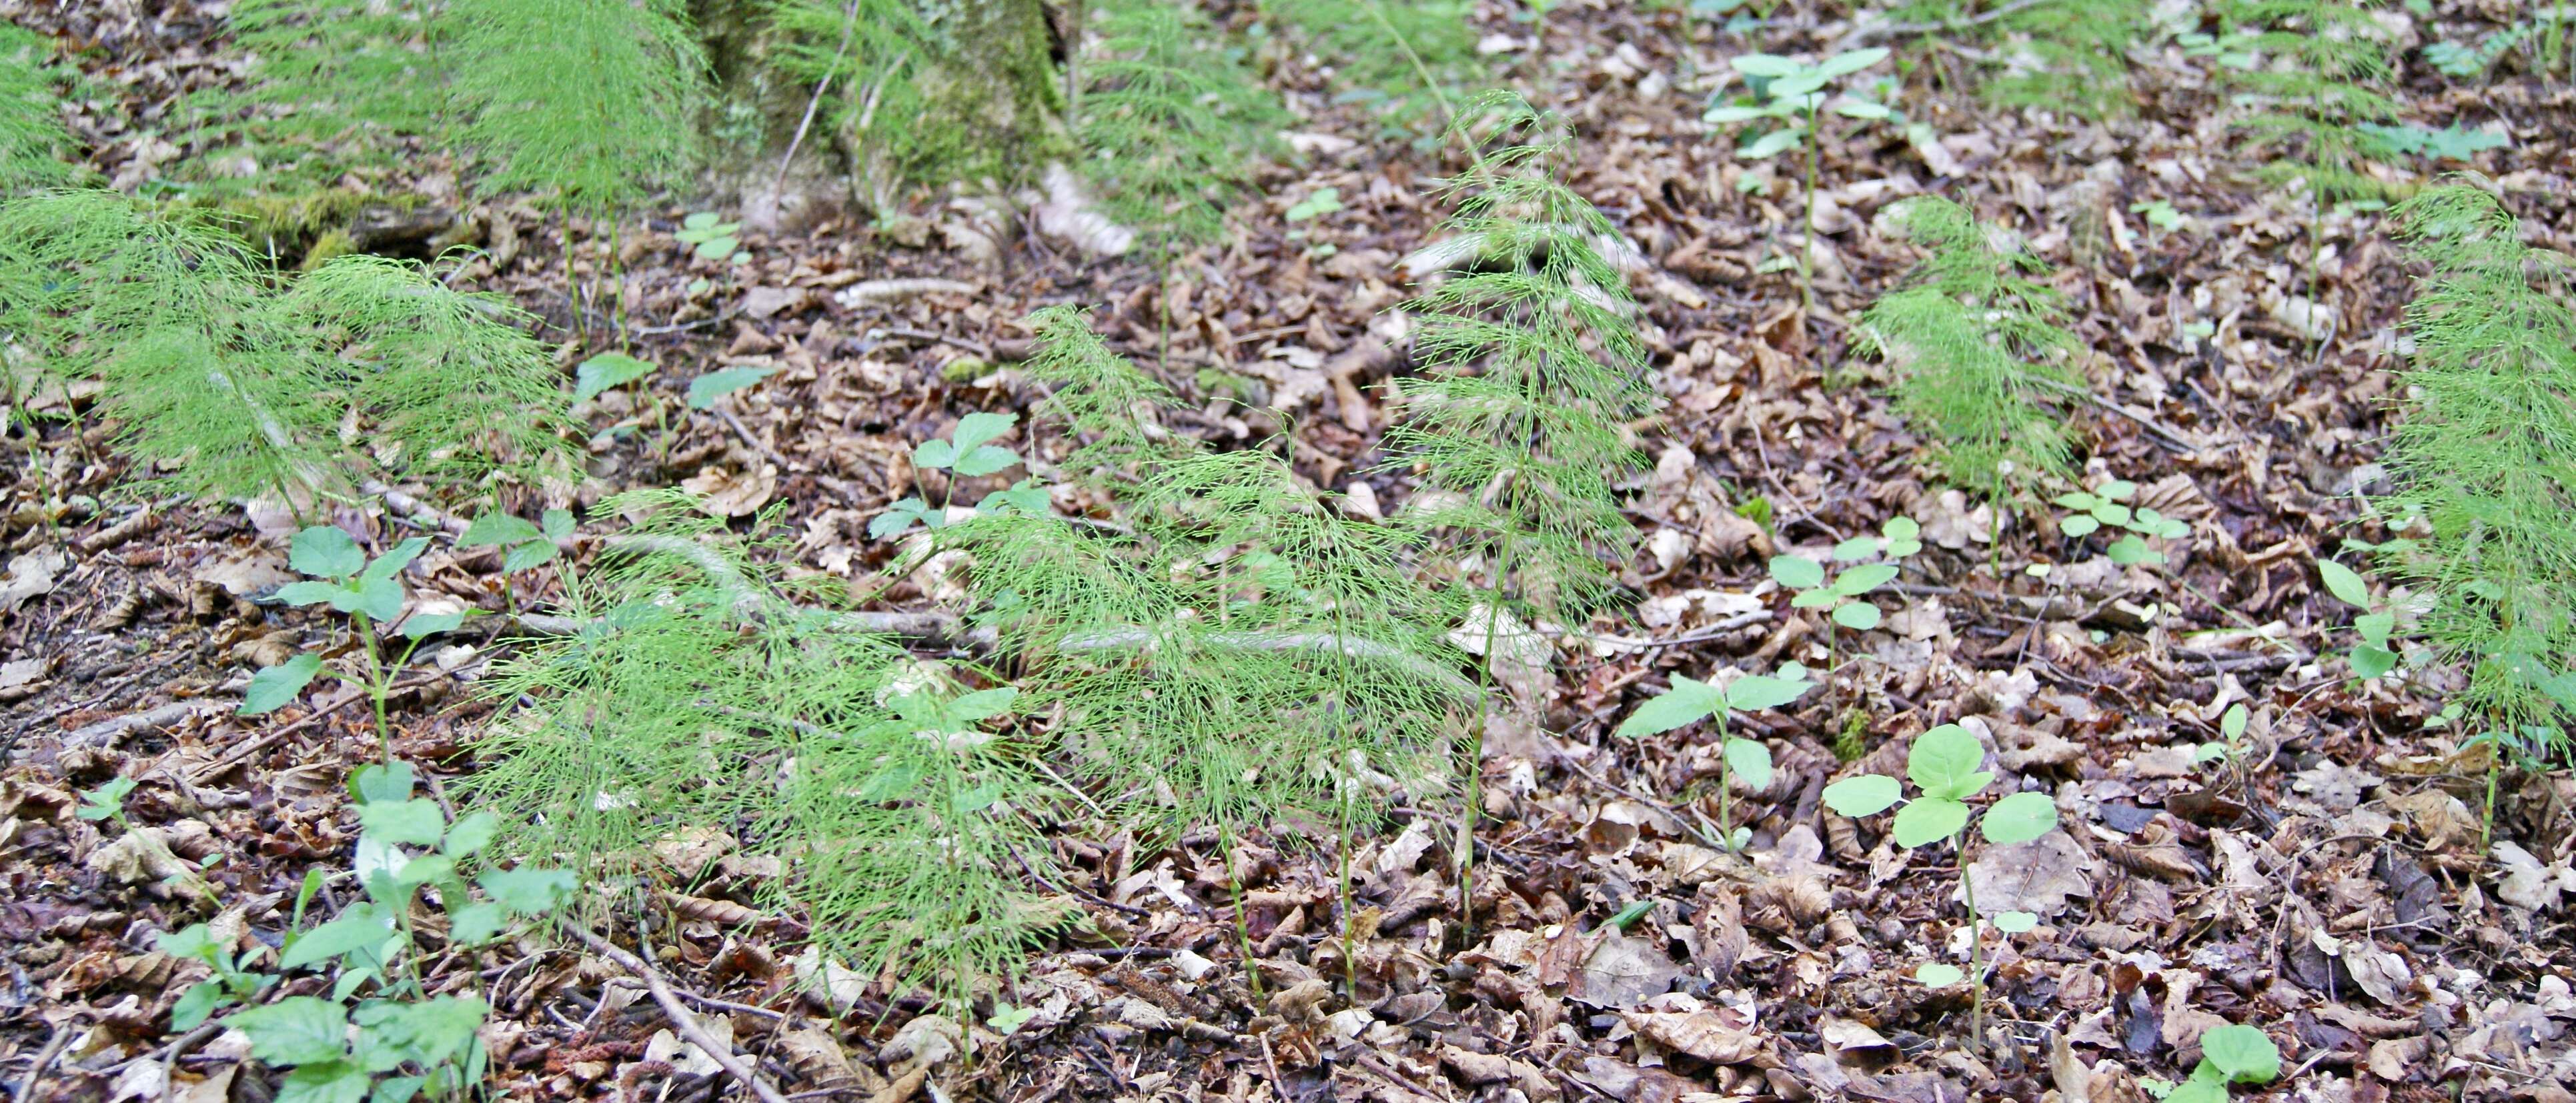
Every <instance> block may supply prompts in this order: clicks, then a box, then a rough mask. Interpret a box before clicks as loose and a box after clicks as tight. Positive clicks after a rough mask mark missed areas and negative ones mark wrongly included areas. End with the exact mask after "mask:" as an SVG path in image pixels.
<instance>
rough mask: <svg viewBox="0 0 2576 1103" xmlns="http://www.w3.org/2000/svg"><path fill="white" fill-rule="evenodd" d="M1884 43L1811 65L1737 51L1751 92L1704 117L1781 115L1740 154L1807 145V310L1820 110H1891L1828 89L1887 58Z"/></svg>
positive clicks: (1802, 248) (1801, 297)
mask: <svg viewBox="0 0 2576 1103" xmlns="http://www.w3.org/2000/svg"><path fill="white" fill-rule="evenodd" d="M1887 55H1888V51H1887V48H1886V47H1883V46H1872V47H1868V48H1866V49H1859V50H1849V51H1845V52H1843V53H1839V54H1836V55H1834V56H1832V57H1830V58H1826V59H1825V60H1823V61H1820V62H1817V63H1815V64H1813V65H1809V64H1807V63H1805V62H1800V61H1795V60H1792V59H1789V58H1785V57H1777V56H1774V55H1771V54H1738V55H1736V56H1735V57H1733V58H1729V59H1728V61H1727V63H1728V64H1729V65H1732V66H1734V68H1735V71H1736V72H1738V73H1742V74H1743V75H1744V78H1745V87H1746V90H1747V95H1746V96H1745V97H1744V98H1743V99H1742V100H1740V101H1738V102H1731V103H1721V104H1712V105H1710V107H1709V109H1708V111H1707V112H1706V113H1705V114H1703V115H1701V116H1700V117H1701V118H1702V119H1703V120H1705V121H1707V122H1712V123H1718V124H1721V125H1723V124H1730V123H1747V122H1752V121H1754V120H1757V119H1776V120H1781V125H1780V126H1779V128H1778V129H1775V130H1771V131H1768V132H1766V133H1762V134H1758V135H1754V136H1751V137H1749V138H1747V139H1746V140H1745V142H1744V144H1743V145H1741V146H1739V147H1738V148H1737V149H1736V151H1735V155H1736V156H1738V157H1743V158H1748V159H1756V160H1758V159H1761V158H1765V157H1772V156H1776V155H1778V154H1779V153H1781V152H1782V151H1784V150H1787V149H1790V148H1791V147H1794V146H1798V145H1804V146H1805V147H1806V149H1807V186H1806V189H1805V190H1806V201H1807V220H1806V236H1805V237H1804V238H1803V239H1802V240H1801V241H1800V242H1799V244H1798V301H1799V302H1801V303H1803V304H1805V306H1806V308H1807V311H1808V313H1811V314H1812V313H1814V312H1815V308H1816V290H1815V272H1814V266H1815V252H1816V161H1817V152H1816V150H1817V135H1816V130H1817V126H1818V123H1819V120H1818V117H1817V112H1819V111H1822V110H1824V109H1825V108H1826V107H1828V106H1831V107H1832V108H1833V109H1834V110H1835V111H1837V112H1839V113H1841V114H1844V115H1846V116H1849V117H1851V118H1855V119H1871V120H1885V119H1888V118H1890V117H1891V116H1892V114H1893V113H1892V112H1890V111H1889V110H1888V109H1887V108H1886V107H1885V106H1883V105H1881V104H1878V103H1874V102H1871V101H1868V100H1863V99H1859V98H1857V97H1851V96H1844V97H1840V98H1838V99H1835V100H1834V101H1833V102H1832V103H1831V104H1828V102H1827V99H1826V95H1825V93H1826V90H1827V89H1828V88H1831V87H1832V86H1833V84H1834V82H1835V81H1838V80H1841V79H1842V78H1844V77H1847V76H1850V75H1852V74H1854V73H1858V72H1860V71H1861V70H1863V69H1867V68H1869V67H1870V66H1872V65H1876V64H1878V63H1879V62H1882V61H1885V60H1887Z"/></svg>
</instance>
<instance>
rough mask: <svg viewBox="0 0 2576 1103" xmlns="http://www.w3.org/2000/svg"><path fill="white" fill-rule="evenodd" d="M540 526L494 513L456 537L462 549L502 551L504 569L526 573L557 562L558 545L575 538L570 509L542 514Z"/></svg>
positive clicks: (482, 518) (548, 511) (480, 518)
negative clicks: (495, 549)
mask: <svg viewBox="0 0 2576 1103" xmlns="http://www.w3.org/2000/svg"><path fill="white" fill-rule="evenodd" d="M538 520H539V523H537V524H530V523H528V521H527V520H526V519H525V518H521V517H518V516H516V515H513V514H508V513H501V512H497V511H496V512H492V513H486V514H484V515H482V516H480V517H477V518H475V519H474V523H473V524H471V525H467V526H466V527H465V531H464V532H463V533H461V534H459V535H458V536H457V537H456V546H457V547H460V548H500V549H502V552H501V569H502V570H504V571H524V570H527V569H528V568H530V567H539V566H543V565H545V564H547V563H551V562H553V561H554V558H555V556H556V555H557V554H558V549H557V548H556V546H555V542H556V541H558V540H562V539H564V538H566V537H569V536H571V535H572V530H573V516H572V513H571V511H569V510H561V509H550V510H547V511H545V512H544V513H543V514H541V515H540V516H539V518H538Z"/></svg>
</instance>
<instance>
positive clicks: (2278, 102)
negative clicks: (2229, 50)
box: [2228, 0, 2399, 203]
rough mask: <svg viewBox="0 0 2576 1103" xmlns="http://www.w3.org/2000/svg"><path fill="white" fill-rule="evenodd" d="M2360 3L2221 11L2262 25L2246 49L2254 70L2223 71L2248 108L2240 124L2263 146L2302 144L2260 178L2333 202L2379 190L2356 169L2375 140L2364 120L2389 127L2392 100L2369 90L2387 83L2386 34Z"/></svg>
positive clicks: (2269, 1)
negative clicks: (2256, 61)
mask: <svg viewBox="0 0 2576 1103" xmlns="http://www.w3.org/2000/svg"><path fill="white" fill-rule="evenodd" d="M2370 8H2371V5H2370V4H2369V3H2367V2H2364V0H2240V2H2238V3H2236V4H2234V5H2232V6H2231V7H2230V8H2229V9H2228V14H2229V16H2230V18H2231V19H2232V20H2233V21H2234V22H2235V23H2237V24H2238V25H2240V26H2244V27H2252V28H2261V30H2260V32H2259V33H2257V34H2256V35H2255V36H2254V37H2253V39H2252V40H2251V41H2250V42H2249V43H2248V45H2249V46H2250V47H2251V48H2252V49H2254V50H2257V51H2260V52H2261V54H2262V55H2263V59H2264V64H2262V65H2260V66H2257V67H2255V68H2253V69H2247V70H2241V71H2240V70H2234V69H2231V70H2229V81H2230V83H2231V84H2232V85H2234V86H2235V87H2236V88H2237V89H2238V90H2239V93H2240V94H2241V95H2242V96H2244V97H2246V98H2247V99H2249V100H2250V101H2251V102H2253V103H2254V104H2255V113H2254V114H2253V115H2252V116H2251V117H2249V118H2247V119H2246V120H2245V123H2244V126H2245V127H2246V129H2247V130H2248V131H2250V132H2251V133H2252V134H2253V135H2254V137H2255V139H2256V140H2257V141H2258V142H2259V143H2261V144H2262V145H2263V146H2264V147H2266V148H2271V149H2286V148H2291V147H2294V146H2295V147H2302V148H2301V152H2302V153H2303V154H2304V159H2303V160H2290V159H2288V158H2286V157H2285V158H2283V159H2281V160H2277V161H2275V162H2273V163H2272V164H2270V165H2268V166H2266V167H2265V168H2264V170H2263V171H2262V172H2261V173H2259V174H2258V175H2259V176H2260V177H2261V178H2262V179H2264V180H2265V181H2267V182H2271V183H2284V182H2288V181H2293V180H2295V181H2299V182H2302V183H2304V184H2305V185H2306V186H2307V188H2308V192H2309V194H2310V195H2311V196H2313V197H2315V198H2317V199H2318V200H2320V201H2322V202H2327V203H2334V202H2341V201H2343V200H2348V199H2375V198H2379V197H2380V196H2382V195H2383V194H2385V192H2386V190H2387V189H2386V186H2385V185H2384V184H2383V183H2382V182H2381V181H2380V180H2379V179H2378V178H2376V177H2373V176H2371V175H2370V174H2369V173H2368V172H2367V171H2365V170H2364V168H2363V165H2364V164H2365V163H2366V162H2367V161H2369V160H2370V151H2371V150H2372V149H2373V148H2374V143H2373V140H2372V138H2371V137H2370V133H2369V131H2368V130H2367V129H2365V128H2364V126H2363V124H2365V123H2387V122H2390V121H2393V120H2395V119H2396V118H2397V117H2398V114H2399V108H2398V105H2397V101H2395V100H2394V99H2391V98H2390V97H2389V96H2387V95H2386V94H2384V93H2382V92H2380V91H2378V90H2377V89H2376V88H2374V87H2372V86H2373V85H2375V84H2380V83H2384V82H2385V81H2386V80H2387V79H2388V75H2389V70H2388V58H2387V45H2386V43H2384V42H2382V41H2381V38H2382V37H2383V36H2384V32H2383V31H2382V30H2381V28H2380V26H2379V22H2378V20H2376V19H2375V18H2373V17H2372V15H2371V12H2370Z"/></svg>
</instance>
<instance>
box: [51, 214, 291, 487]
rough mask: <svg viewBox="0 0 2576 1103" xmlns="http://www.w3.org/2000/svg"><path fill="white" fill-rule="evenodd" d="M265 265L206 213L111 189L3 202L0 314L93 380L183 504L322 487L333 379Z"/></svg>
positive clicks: (59, 365)
mask: <svg viewBox="0 0 2576 1103" xmlns="http://www.w3.org/2000/svg"><path fill="white" fill-rule="evenodd" d="M267 290H268V289H267V287H266V284H265V281H264V279H263V276H262V272H261V268H260V266H259V262H258V260H257V259H256V258H254V257H253V256H251V254H250V253H249V251H248V250H247V249H245V248H244V247H243V246H242V244H241V242H240V240H239V239H237V238H234V237H233V236H231V235H230V234H227V233H225V232H224V231H223V230H221V229H219V228H217V227H215V226H214V225H212V224H211V223H209V222H207V221H206V220H204V219H203V218H200V217H194V216H190V215H187V214H184V213H182V214H178V215H162V214H159V213H157V212H155V211H153V210H152V209H151V208H150V207H148V206H147V205H145V204H142V203H139V202H137V201H135V200H131V199H128V198H126V197H124V196H121V195H118V194H115V193H113V192H98V191H62V192H45V193H39V194H37V195H33V196H28V197H25V198H20V199H15V200H11V201H9V202H7V203H0V310H5V311H6V312H7V313H6V317H5V321H6V324H7V329H8V330H9V332H10V333H11V334H12V335H13V336H14V337H15V338H16V340H17V341H18V342H19V344H20V347H21V348H22V349H24V350H25V351H27V352H29V353H30V354H32V355H33V357H34V358H35V359H36V360H37V362H38V363H39V364H40V365H42V367H43V370H44V371H45V372H46V373H47V374H48V375H50V376H52V377H53V378H56V379H75V378H96V379H99V380H100V381H101V382H103V383H104V384H105V388H104V394H105V396H106V397H105V408H106V411H107V413H108V415H109V416H110V417H111V418H114V419H115V420H116V422H117V423H118V426H119V435H118V444H119V446H120V448H121V449H122V450H124V451H126V452H128V453H129V454H131V455H132V456H133V457H134V458H135V459H136V460H138V461H140V463H141V465H142V467H143V468H144V469H146V470H152V469H162V470H165V471H166V476H165V478H166V479H167V481H168V483H169V484H170V486H171V488H172V489H173V490H174V491H176V492H178V493H181V494H186V495H191V496H242V495H252V494H267V493H271V492H274V491H278V490H280V489H282V488H284V487H285V486H286V485H287V484H289V483H296V484H304V485H312V484H315V483H317V482H321V481H327V479H326V472H327V471H328V459H329V455H330V453H329V450H328V448H327V447H326V446H325V445H324V444H322V443H320V442H324V441H327V440H329V439H330V429H331V427H332V425H333V424H334V421H335V418H334V411H333V410H332V408H331V407H330V405H329V403H328V401H327V400H326V399H325V397H324V396H325V394H326V392H327V388H328V385H329V382H330V379H331V371H330V368H329V366H328V364H327V362H326V361H325V360H324V358H323V357H321V356H320V355H318V354H317V353H316V352H315V350H314V349H313V347H312V346H311V344H310V343H309V342H308V341H307V340H306V338H305V335H304V334H303V333H302V332H300V331H299V330H298V328H297V327H295V326H293V325H291V324H287V323H286V322H285V321H283V320H282V319H281V318H280V317H279V316H278V315H277V314H276V313H275V312H274V311H273V310H271V309H270V305H271V304H270V302H269V301H268V298H267Z"/></svg>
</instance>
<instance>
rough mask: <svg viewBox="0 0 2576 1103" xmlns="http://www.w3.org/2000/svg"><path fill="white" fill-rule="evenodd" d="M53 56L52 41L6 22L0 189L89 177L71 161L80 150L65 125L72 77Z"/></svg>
mask: <svg viewBox="0 0 2576 1103" xmlns="http://www.w3.org/2000/svg"><path fill="white" fill-rule="evenodd" d="M53 56H54V51H53V44H52V43H50V42H47V41H45V40H44V39H42V38H39V37H37V36H35V35H34V34H31V33H29V32H27V31H25V30H22V29H20V28H17V27H11V26H0V192H6V193H11V194H16V193H20V192H25V191H31V190H34V189H37V188H55V187H64V186H67V185H71V184H76V183H79V182H80V181H81V179H82V178H83V177H84V176H86V175H88V170H86V169H84V168H82V167H80V166H79V165H76V164H74V163H72V161H71V160H70V158H71V157H73V156H74V155H75V154H76V153H77V152H78V146H77V144H76V143H74V142H73V141H72V136H71V132H70V131H69V130H67V129H65V128H64V126H63V112H62V103H63V96H62V88H63V85H64V84H65V83H67V82H68V81H69V80H70V76H69V74H67V73H65V72H64V71H63V69H62V67H61V66H59V65H56V64H54V60H53Z"/></svg>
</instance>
